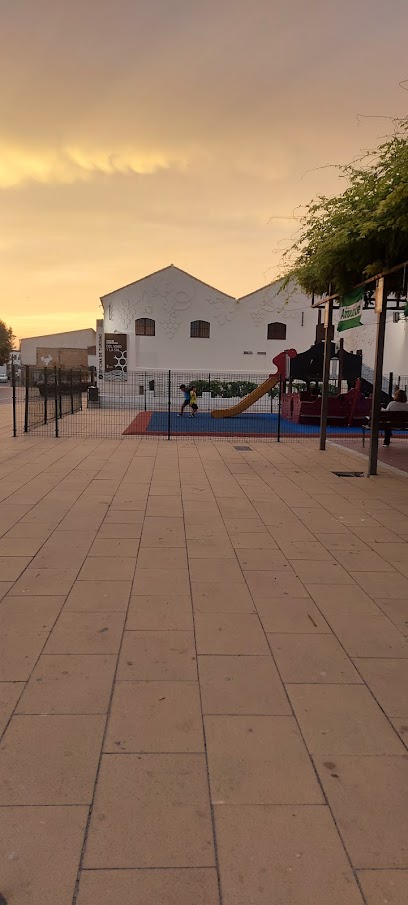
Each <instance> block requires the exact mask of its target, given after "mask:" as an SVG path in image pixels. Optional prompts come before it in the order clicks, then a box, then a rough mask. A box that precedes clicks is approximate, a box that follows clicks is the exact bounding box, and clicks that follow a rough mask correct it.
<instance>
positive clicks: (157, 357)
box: [97, 265, 408, 379]
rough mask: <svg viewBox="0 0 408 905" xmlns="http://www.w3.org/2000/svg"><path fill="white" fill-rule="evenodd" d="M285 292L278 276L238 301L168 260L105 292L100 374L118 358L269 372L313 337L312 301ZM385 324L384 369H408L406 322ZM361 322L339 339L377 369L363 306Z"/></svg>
mask: <svg viewBox="0 0 408 905" xmlns="http://www.w3.org/2000/svg"><path fill="white" fill-rule="evenodd" d="M280 290H281V283H280V282H279V281H278V282H274V283H270V284H269V285H267V286H263V287H262V288H261V289H257V290H255V291H254V292H252V293H250V294H249V295H246V296H243V297H242V298H238V299H236V298H233V297H232V296H230V295H226V294H225V293H223V292H221V291H220V290H218V289H215V288H214V287H212V286H209V285H207V283H203V282H202V281H201V280H199V279H197V278H196V277H193V276H191V275H190V274H188V273H186V272H185V271H183V270H180V269H179V268H178V267H175V266H174V265H170V266H169V267H165V268H163V269H162V270H159V271H157V272H156V273H152V274H150V275H149V276H146V277H144V278H143V279H140V280H136V282H134V283H130V284H129V285H127V286H124V287H123V288H121V289H117V290H115V291H114V292H110V293H108V294H107V295H104V296H102V297H101V302H102V306H103V310H104V318H103V319H102V320H100V321H98V324H97V357H98V373H99V375H100V379H103V377H104V375H105V376H106V377H108V376H109V371H112V370H114V365H115V364H117V363H118V362H119V360H120V363H121V365H123V363H124V362H125V360H126V361H127V370H128V372H132V371H135V370H136V369H148V370H150V371H152V370H167V369H171V370H176V371H179V372H183V371H185V372H188V371H201V372H203V373H204V374H205V373H211V372H214V371H221V372H222V371H224V372H229V371H231V372H236V373H248V372H252V373H265V372H266V373H270V372H271V371H273V370H274V366H273V364H272V360H273V358H274V357H275V355H277V354H278V352H282V351H283V350H284V349H288V348H294V349H296V351H297V352H304V351H305V350H306V349H309V348H310V346H311V345H313V343H314V342H315V340H316V326H317V320H318V315H317V311H316V309H312V308H311V300H310V298H309V297H308V296H306V295H305V294H304V293H302V292H301V291H300V290H295V291H293V289H291V288H288V289H286V290H284V291H280ZM334 320H335V322H336V321H337V320H338V315H337V314H336V313H335V318H334ZM387 321H388V323H387V333H386V344H385V356H384V374H388V373H389V372H390V371H393V372H394V375H395V376H398V375H399V374H401V375H402V374H408V323H406V322H405V320H404V319H403V318H402V317H401V316H400V315H394V313H393V312H392V311H390V312H389V314H388V316H387ZM362 323H363V326H361V327H359V328H356V329H354V330H349V331H347V332H344V333H342V334H341V337H342V338H343V339H344V346H345V348H346V349H347V350H348V351H354V352H355V351H357V349H362V351H363V362H364V364H365V365H367V366H368V367H371V368H372V367H373V364H374V356H375V336H376V315H375V313H374V311H372V310H371V311H364V312H363V314H362ZM115 337H116V339H115ZM339 339H340V334H335V341H338V340H339ZM107 347H108V348H109V354H108V358H109V362H108V360H107V357H106V355H105V351H106V348H107ZM119 370H120V368H119ZM112 376H114V375H112Z"/></svg>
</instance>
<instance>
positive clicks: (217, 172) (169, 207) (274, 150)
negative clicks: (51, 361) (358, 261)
mask: <svg viewBox="0 0 408 905" xmlns="http://www.w3.org/2000/svg"><path fill="white" fill-rule="evenodd" d="M407 26H408V8H407V3H406V0H388V2H387V3H384V2H383V0H343V2H342V3H339V2H338V0H335V2H334V0H324V2H323V0H308V2H305V0H285V2H284V0H279V2H278V0H206V2H202V0H199V2H198V0H115V2H113V0H70V2H69V3H68V2H67V0H0V79H1V84H2V91H1V96H0V124H1V126H0V318H2V319H3V320H5V321H6V322H7V323H8V324H10V325H11V326H12V327H13V330H14V333H15V335H16V337H18V338H22V337H24V336H30V335H31V336H33V335H41V334H46V333H53V332H58V331H61V330H74V329H77V328H81V327H88V326H94V325H95V320H96V318H97V317H98V316H101V308H100V303H99V298H100V296H101V295H104V294H106V293H107V292H110V291H112V290H114V289H116V288H118V287H120V286H122V285H124V284H127V283H130V282H132V281H133V280H137V279H139V278H140V277H143V276H145V275H146V274H149V273H151V272H152V271H155V270H158V269H160V268H161V267H165V266H167V265H168V264H175V265H177V266H179V267H181V268H183V269H185V270H187V271H188V272H190V273H192V274H194V275H195V276H197V277H199V278H200V279H202V280H204V281H206V282H208V283H210V284H212V285H214V286H216V287H217V288H219V289H220V290H222V291H224V292H226V293H228V294H230V295H234V296H242V295H244V294H246V293H248V292H250V291H253V290H255V289H256V288H258V287H260V286H262V285H264V284H265V283H268V282H270V281H272V280H273V279H275V278H276V277H277V276H279V274H280V272H281V268H282V252H283V251H284V249H285V248H286V247H288V246H289V245H290V244H291V242H292V241H293V236H294V234H295V232H296V229H297V228H298V221H297V220H296V219H295V217H296V216H298V214H299V210H301V208H299V207H298V206H299V205H302V204H305V203H307V202H308V201H309V200H310V199H311V198H313V197H315V196H316V195H317V194H320V193H325V194H331V193H333V192H338V191H339V190H341V189H342V188H343V187H344V182H342V181H340V180H339V178H338V175H337V171H336V169H335V167H334V166H333V164H337V163H346V162H348V161H349V160H351V159H353V158H354V157H355V156H356V155H359V154H360V152H361V151H362V150H364V149H366V148H369V147H373V146H375V145H376V144H377V142H378V141H379V139H380V138H381V137H382V136H384V135H386V134H388V133H389V132H390V130H391V123H390V120H388V119H387V117H396V116H405V115H406V114H407V105H408V93H407V92H406V91H404V90H402V89H401V88H400V87H399V83H400V82H401V81H403V80H405V79H408V57H407V33H408V28H407ZM407 86H408V82H407Z"/></svg>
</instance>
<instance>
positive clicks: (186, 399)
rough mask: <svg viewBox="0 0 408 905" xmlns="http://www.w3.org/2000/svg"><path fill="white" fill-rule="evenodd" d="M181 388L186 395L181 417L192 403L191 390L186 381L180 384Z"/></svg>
mask: <svg viewBox="0 0 408 905" xmlns="http://www.w3.org/2000/svg"><path fill="white" fill-rule="evenodd" d="M180 390H181V392H182V393H183V395H184V402H183V404H182V406H181V409H180V412H179V417H180V418H181V417H182V415H184V409H185V408H187V406H188V405H190V396H191V391H190V390H189V389H188V388H187V387H186V385H185V383H181V384H180Z"/></svg>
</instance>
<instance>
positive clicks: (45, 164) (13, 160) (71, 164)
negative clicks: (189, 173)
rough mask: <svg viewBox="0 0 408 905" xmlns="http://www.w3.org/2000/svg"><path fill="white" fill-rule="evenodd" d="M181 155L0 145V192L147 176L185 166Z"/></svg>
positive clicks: (127, 149) (122, 148) (133, 150)
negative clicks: (29, 186)
mask: <svg viewBox="0 0 408 905" xmlns="http://www.w3.org/2000/svg"><path fill="white" fill-rule="evenodd" d="M186 163H187V161H186V159H185V158H184V159H183V157H182V155H181V154H180V155H178V156H177V157H173V158H169V157H168V156H167V155H166V154H165V153H163V152H160V151H151V152H143V151H138V150H137V149H136V148H131V147H130V148H127V147H126V146H125V147H121V148H118V149H117V150H116V151H111V150H110V151H107V150H103V149H102V150H101V149H99V150H91V149H89V150H88V149H86V148H83V147H81V146H80V145H78V146H76V147H75V146H71V147H65V148H61V149H52V148H51V149H50V148H48V149H47V148H42V149H41V148H40V149H32V150H31V149H30V148H27V147H13V146H9V145H6V144H0V189H1V188H3V189H7V188H13V187H15V186H18V185H21V183H25V182H38V183H41V184H48V183H63V184H65V183H73V182H82V181H85V180H89V179H92V177H95V176H98V175H101V174H102V175H104V176H114V175H117V174H126V173H128V174H129V173H134V174H143V175H150V174H152V173H156V172H157V171H159V170H168V169H172V168H173V169H177V168H182V167H185V166H186Z"/></svg>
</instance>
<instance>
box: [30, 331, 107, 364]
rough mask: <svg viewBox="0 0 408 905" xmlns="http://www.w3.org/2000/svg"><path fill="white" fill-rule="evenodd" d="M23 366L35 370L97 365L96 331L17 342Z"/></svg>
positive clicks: (57, 334) (54, 335) (39, 337)
mask: <svg viewBox="0 0 408 905" xmlns="http://www.w3.org/2000/svg"><path fill="white" fill-rule="evenodd" d="M20 354H21V364H22V365H34V366H36V367H38V368H44V367H49V368H53V367H58V368H90V367H95V366H96V332H95V330H93V329H92V328H89V329H85V330H69V331H67V332H66V333H52V334H49V335H47V336H32V337H29V338H27V339H22V340H21V343H20Z"/></svg>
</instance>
